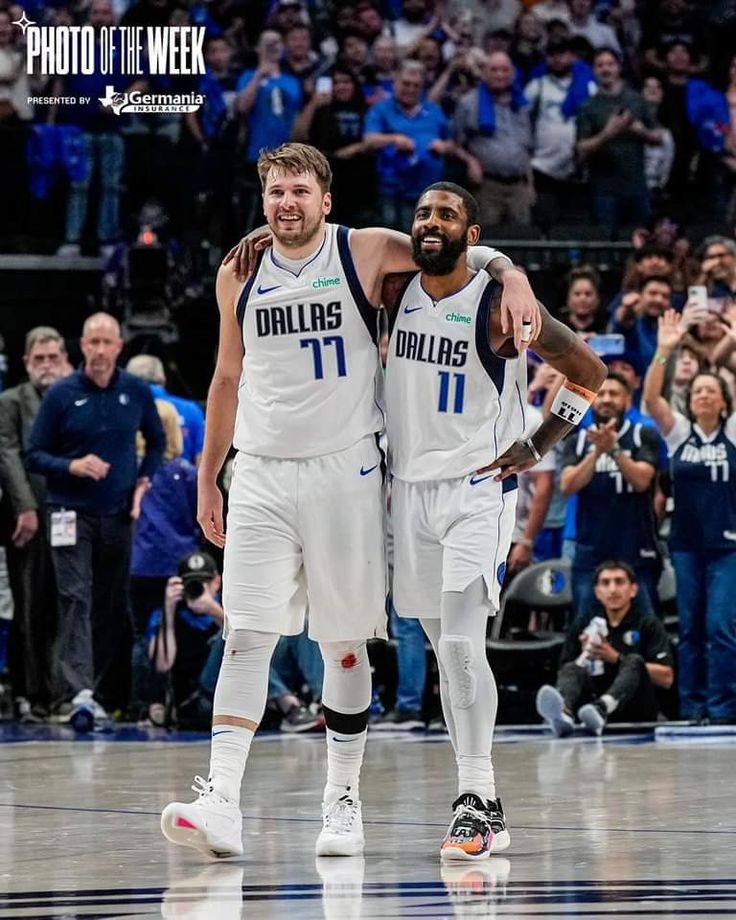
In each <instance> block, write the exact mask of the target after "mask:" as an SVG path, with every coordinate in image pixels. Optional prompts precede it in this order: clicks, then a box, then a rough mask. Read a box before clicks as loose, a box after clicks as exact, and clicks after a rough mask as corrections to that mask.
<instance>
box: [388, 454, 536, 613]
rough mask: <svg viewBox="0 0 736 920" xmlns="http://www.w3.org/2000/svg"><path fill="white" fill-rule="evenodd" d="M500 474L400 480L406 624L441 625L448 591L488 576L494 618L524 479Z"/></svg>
mask: <svg viewBox="0 0 736 920" xmlns="http://www.w3.org/2000/svg"><path fill="white" fill-rule="evenodd" d="M495 475H496V473H495V472H493V473H480V474H479V473H473V474H472V475H470V476H465V477H464V478H462V479H443V480H433V481H430V482H405V481H403V480H400V479H394V480H393V489H392V494H391V519H392V523H393V531H394V573H393V601H394V606H395V608H396V612H397V613H398V614H399V615H400V616H405V617H427V618H430V619H431V618H436V617H439V615H440V600H441V595H442V592H443V591H464V590H465V588H467V587H468V585H470V584H472V583H473V582H474V581H475V579H476V578H478V577H479V576H482V577H483V579H484V580H485V583H486V588H487V591H488V600H489V602H490V605H491V607H492V608H493V612H494V613H495V611H497V610H498V608H499V597H500V593H501V585H502V584H503V576H504V573H505V570H506V557H507V556H508V553H509V549H510V547H511V534H512V532H513V529H514V520H515V517H516V496H517V492H518V487H517V483H516V477H509V478H508V479H505V480H504V481H503V482H495V481H494V478H493V477H494V476H495Z"/></svg>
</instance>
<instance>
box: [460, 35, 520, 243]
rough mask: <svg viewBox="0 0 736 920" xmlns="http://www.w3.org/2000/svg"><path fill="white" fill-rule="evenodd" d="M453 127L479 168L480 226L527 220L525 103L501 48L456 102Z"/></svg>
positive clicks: (510, 61)
mask: <svg viewBox="0 0 736 920" xmlns="http://www.w3.org/2000/svg"><path fill="white" fill-rule="evenodd" d="M454 130H455V141H456V143H457V144H459V146H460V147H462V148H464V149H465V150H466V151H467V152H468V154H469V155H470V158H471V160H472V161H474V163H475V165H474V166H473V170H474V172H475V173H477V172H482V174H483V181H482V182H481V184H480V187H479V189H478V190H477V191H476V192H475V196H476V198H477V200H478V206H479V208H480V221H479V222H480V223H481V224H482V225H483V227H484V229H485V230H486V231H488V230H489V228H491V227H497V226H498V225H499V224H505V223H506V224H507V223H512V224H529V223H531V205H532V198H533V188H532V178H531V176H532V170H531V152H532V128H531V121H530V119H529V105H528V103H527V101H526V99H525V98H524V94H523V93H522V92H521V90H520V89H518V87H516V86H515V84H514V65H513V62H512V60H511V58H510V57H509V56H508V54H506V53H505V52H504V51H494V52H493V54H489V55H488V57H487V58H486V61H485V64H484V66H483V81H482V82H481V83H480V85H479V86H477V87H476V88H475V89H473V90H471V91H470V92H469V93H466V94H465V95H464V96H463V97H462V99H461V100H460V102H459V103H458V106H457V110H456V112H455V128H454Z"/></svg>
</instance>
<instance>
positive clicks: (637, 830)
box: [0, 802, 736, 836]
mask: <svg viewBox="0 0 736 920" xmlns="http://www.w3.org/2000/svg"><path fill="white" fill-rule="evenodd" d="M0 808H19V809H20V808H27V809H31V810H37V811H72V812H78V813H80V814H86V813H89V814H103V815H139V816H140V817H144V818H151V817H156V818H158V817H159V816H160V814H161V812H159V811H135V810H133V809H128V808H90V807H89V806H76V805H35V804H32V803H28V802H0ZM243 818H244V819H245V820H246V821H282V822H285V823H297V824H304V823H308V824H318V823H319V822H320V821H321V818H318V817H314V818H307V817H304V818H285V817H282V816H279V815H255V814H249V813H248V812H243ZM363 824H370V825H376V826H379V827H380V826H387V827H446V826H447V822H444V821H443V822H441V823H440V822H432V821H383V820H380V819H370V818H369V819H367V820H365V819H364V820H363ZM514 828H515V829H517V830H520V831H524V830H525V831H576V832H580V833H582V832H590V831H594V832H595V833H599V834H670V835H672V834H676V833H682V830H683V829H682V828H681V827H680V828H677V829H673V828H666V827H665V828H660V827H632V828H625V827H595V828H593V827H590V826H589V825H585V826H584V827H583V826H580V825H578V826H575V825H561V824H560V825H557V824H514ZM687 833H688V834H718V835H726V836H728V835H736V828H687Z"/></svg>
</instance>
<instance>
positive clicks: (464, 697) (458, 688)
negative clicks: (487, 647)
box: [439, 636, 478, 709]
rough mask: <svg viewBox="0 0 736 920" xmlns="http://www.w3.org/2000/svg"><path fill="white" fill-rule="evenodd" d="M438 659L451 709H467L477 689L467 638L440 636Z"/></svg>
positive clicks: (471, 652) (470, 647)
mask: <svg viewBox="0 0 736 920" xmlns="http://www.w3.org/2000/svg"><path fill="white" fill-rule="evenodd" d="M439 659H440V661H441V663H442V667H443V668H444V669H445V673H446V674H447V682H448V684H449V689H450V700H451V702H452V705H453V707H455V708H457V709H468V708H469V707H470V706H472V705H473V703H474V702H475V696H476V692H477V689H478V678H477V676H476V674H475V672H474V668H473V646H472V645H471V643H470V639H468V637H467V636H442V637H441V638H440V641H439Z"/></svg>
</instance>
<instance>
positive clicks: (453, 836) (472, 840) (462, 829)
mask: <svg viewBox="0 0 736 920" xmlns="http://www.w3.org/2000/svg"><path fill="white" fill-rule="evenodd" d="M452 810H453V816H452V821H451V822H450V826H449V827H448V829H447V833H446V834H445V839H444V840H443V841H442V846H441V847H440V858H441V859H443V860H445V859H464V860H474V859H488V857H489V856H490V854H491V843H492V841H493V830H492V828H491V820H490V815H489V813H488V810H487V807H486V804H485V802H484V801H483V799H481V798H480V796H477V795H475V794H474V793H473V792H465V793H463V794H462V795H461V796H459V797H458V798H457V799H455V801H454V802H453V803H452Z"/></svg>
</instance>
